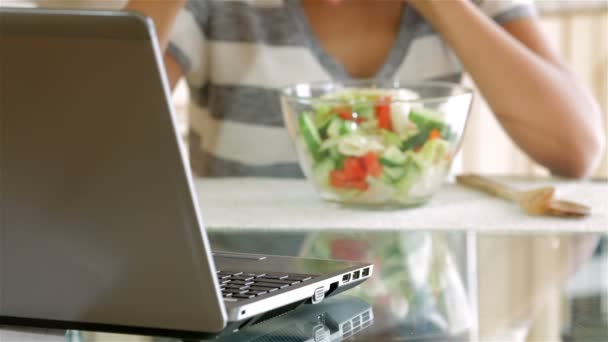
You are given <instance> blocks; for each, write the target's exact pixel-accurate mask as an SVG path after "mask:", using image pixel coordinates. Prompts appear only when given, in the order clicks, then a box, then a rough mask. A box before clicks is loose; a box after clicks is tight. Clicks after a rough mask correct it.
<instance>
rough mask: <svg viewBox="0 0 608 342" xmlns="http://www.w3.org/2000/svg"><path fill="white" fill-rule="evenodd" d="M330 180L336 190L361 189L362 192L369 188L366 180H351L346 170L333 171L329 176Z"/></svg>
mask: <svg viewBox="0 0 608 342" xmlns="http://www.w3.org/2000/svg"><path fill="white" fill-rule="evenodd" d="M329 180H330V183H331V185H332V186H333V187H336V188H347V189H359V190H361V191H365V190H367V188H369V185H368V184H367V183H366V182H365V180H349V179H348V177H347V175H346V173H345V172H344V170H333V171H332V172H330V174H329Z"/></svg>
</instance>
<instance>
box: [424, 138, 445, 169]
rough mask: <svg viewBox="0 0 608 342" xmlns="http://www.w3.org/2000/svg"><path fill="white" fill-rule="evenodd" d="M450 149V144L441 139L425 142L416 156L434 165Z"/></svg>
mask: <svg viewBox="0 0 608 342" xmlns="http://www.w3.org/2000/svg"><path fill="white" fill-rule="evenodd" d="M449 149H450V143H449V142H447V141H445V140H443V139H433V140H429V141H427V142H426V143H425V144H424V146H422V148H421V149H420V152H419V153H418V155H419V156H420V158H421V159H422V160H424V161H425V162H426V163H429V164H434V163H437V162H439V161H441V160H443V159H444V158H445V157H446V155H447V154H448V151H449Z"/></svg>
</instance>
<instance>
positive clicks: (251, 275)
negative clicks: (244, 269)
mask: <svg viewBox="0 0 608 342" xmlns="http://www.w3.org/2000/svg"><path fill="white" fill-rule="evenodd" d="M247 275H248V276H250V277H254V278H259V277H263V276H265V275H266V273H249V274H247Z"/></svg>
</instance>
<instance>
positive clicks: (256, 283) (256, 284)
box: [253, 282, 289, 289]
mask: <svg viewBox="0 0 608 342" xmlns="http://www.w3.org/2000/svg"><path fill="white" fill-rule="evenodd" d="M253 286H264V287H275V288H279V289H283V288H286V287H288V286H289V284H285V283H279V284H277V283H265V282H255V283H254V284H253Z"/></svg>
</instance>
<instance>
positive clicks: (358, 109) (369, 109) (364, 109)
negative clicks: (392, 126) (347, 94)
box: [353, 103, 374, 119]
mask: <svg viewBox="0 0 608 342" xmlns="http://www.w3.org/2000/svg"><path fill="white" fill-rule="evenodd" d="M353 112H355V113H357V116H358V117H360V118H365V119H371V118H373V117H374V107H373V106H371V105H370V104H369V103H358V104H355V105H353Z"/></svg>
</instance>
